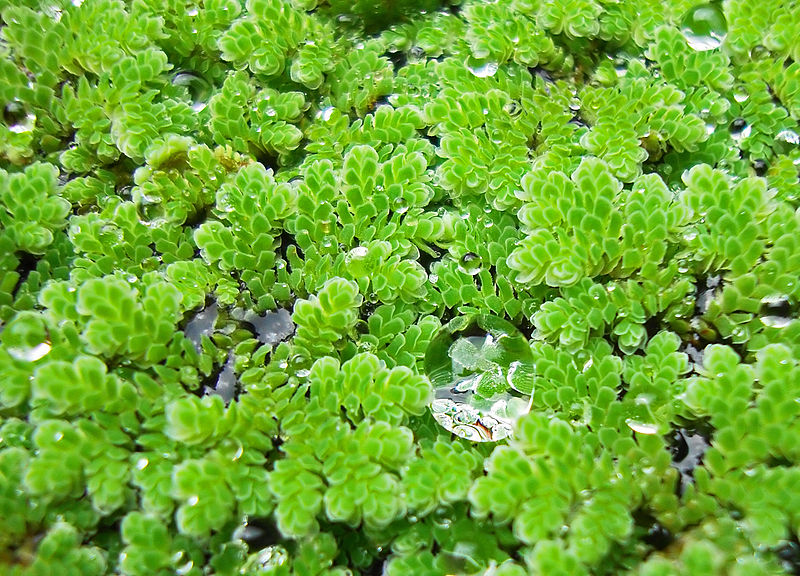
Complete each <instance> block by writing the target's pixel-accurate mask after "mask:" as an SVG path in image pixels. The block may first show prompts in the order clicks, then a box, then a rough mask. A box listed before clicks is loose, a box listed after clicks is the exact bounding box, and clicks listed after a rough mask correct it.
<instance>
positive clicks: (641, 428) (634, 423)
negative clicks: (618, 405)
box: [625, 418, 658, 434]
mask: <svg viewBox="0 0 800 576" xmlns="http://www.w3.org/2000/svg"><path fill="white" fill-rule="evenodd" d="M625 424H627V425H628V428H630V429H631V430H633V431H634V432H638V433H639V434H658V426H656V425H655V424H649V423H646V422H639V421H638V420H634V419H633V418H628V419H626V420H625Z"/></svg>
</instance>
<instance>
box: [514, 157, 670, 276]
mask: <svg viewBox="0 0 800 576" xmlns="http://www.w3.org/2000/svg"><path fill="white" fill-rule="evenodd" d="M522 185H523V190H522V191H521V192H519V193H518V196H519V197H520V198H521V199H522V200H524V201H526V202H527V203H526V204H525V205H523V207H522V208H521V209H520V211H519V218H520V221H521V222H522V224H523V225H524V226H525V228H526V229H527V230H528V231H529V234H528V236H527V237H526V238H525V239H523V241H522V243H521V245H520V246H519V247H518V248H517V249H516V250H514V252H512V253H511V255H510V256H509V258H508V264H509V266H510V267H511V268H512V269H514V270H516V271H517V281H518V282H524V283H529V284H534V285H535V284H540V283H542V282H545V283H547V284H548V285H550V286H571V285H573V284H575V283H576V282H577V281H578V280H579V279H580V278H582V277H584V276H585V275H589V276H597V275H602V274H609V273H614V275H625V276H627V275H630V274H631V273H632V272H634V271H635V270H637V269H641V271H642V275H644V276H651V275H653V274H656V271H657V270H658V266H659V265H660V264H661V262H662V260H663V258H664V255H665V253H666V251H667V247H668V244H667V241H668V240H669V239H670V233H673V232H674V231H676V227H677V226H678V225H679V224H681V223H682V222H683V220H684V219H685V216H684V213H685V212H683V211H682V210H680V209H675V208H673V207H672V206H671V202H670V201H671V195H670V194H669V192H668V190H667V188H666V186H665V185H664V183H663V182H662V181H661V180H660V179H659V178H658V177H656V176H652V175H648V176H643V177H641V178H639V179H637V180H636V182H634V183H633V185H632V188H631V190H625V189H623V188H622V185H621V184H620V183H619V181H617V180H616V178H614V176H613V175H611V174H610V171H609V167H608V165H607V164H605V163H603V162H601V161H599V160H596V159H591V158H587V159H585V160H583V161H582V162H581V165H580V166H579V167H578V168H577V169H576V170H575V172H574V173H573V174H572V177H571V178H570V177H568V176H567V175H566V174H564V173H562V172H549V171H544V170H541V171H536V172H529V173H528V174H526V175H525V177H524V178H523V182H522ZM615 204H616V205H622V206H624V208H623V209H622V210H620V209H618V208H616V207H615ZM554 231H555V232H554Z"/></svg>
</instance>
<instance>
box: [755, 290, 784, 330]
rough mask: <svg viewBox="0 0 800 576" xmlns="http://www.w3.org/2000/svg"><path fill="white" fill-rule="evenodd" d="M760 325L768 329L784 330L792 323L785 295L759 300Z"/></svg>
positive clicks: (774, 295) (775, 295)
mask: <svg viewBox="0 0 800 576" xmlns="http://www.w3.org/2000/svg"><path fill="white" fill-rule="evenodd" d="M759 316H760V317H761V323H762V324H763V325H764V326H768V327H770V328H785V327H786V326H788V325H789V324H791V322H792V306H791V303H790V302H789V297H788V296H786V295H785V294H773V295H770V296H765V297H764V298H762V299H761V307H760V309H759Z"/></svg>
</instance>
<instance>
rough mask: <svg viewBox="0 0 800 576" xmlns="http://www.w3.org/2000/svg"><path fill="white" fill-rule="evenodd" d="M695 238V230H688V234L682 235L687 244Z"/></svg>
mask: <svg viewBox="0 0 800 576" xmlns="http://www.w3.org/2000/svg"><path fill="white" fill-rule="evenodd" d="M695 238H697V230H690V231H689V232H687V233H686V234H684V235H683V239H684V240H686V241H687V242H691V241H692V240H694V239H695Z"/></svg>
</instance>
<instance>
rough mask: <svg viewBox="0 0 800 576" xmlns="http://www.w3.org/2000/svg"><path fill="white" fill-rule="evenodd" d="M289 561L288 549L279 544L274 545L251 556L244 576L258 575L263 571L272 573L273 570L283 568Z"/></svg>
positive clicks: (244, 570) (245, 567)
mask: <svg viewBox="0 0 800 576" xmlns="http://www.w3.org/2000/svg"><path fill="white" fill-rule="evenodd" d="M288 560H289V554H288V553H287V552H286V549H285V548H284V547H283V546H281V545H279V544H273V545H272V546H267V547H266V548H264V549H262V550H261V551H259V552H258V553H257V554H253V555H252V556H250V558H249V559H248V561H247V562H246V563H245V565H244V568H242V574H257V573H261V571H264V572H265V573H266V572H268V573H272V569H273V568H277V567H279V566H283V565H284V564H286V562H287V561H288Z"/></svg>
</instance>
